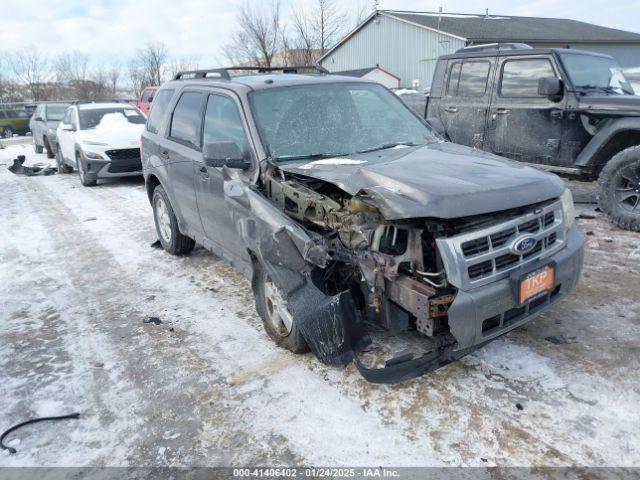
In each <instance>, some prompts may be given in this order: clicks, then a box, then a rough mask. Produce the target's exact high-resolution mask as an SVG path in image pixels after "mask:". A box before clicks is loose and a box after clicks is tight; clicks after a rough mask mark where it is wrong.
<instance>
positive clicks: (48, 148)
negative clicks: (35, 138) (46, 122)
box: [40, 137, 55, 158]
mask: <svg viewBox="0 0 640 480" xmlns="http://www.w3.org/2000/svg"><path fill="white" fill-rule="evenodd" d="M43 140H44V149H45V150H46V151H47V158H53V157H55V154H54V153H53V149H52V148H51V143H49V139H48V138H47V137H44V138H43ZM40 151H42V147H40Z"/></svg>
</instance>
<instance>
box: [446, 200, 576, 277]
mask: <svg viewBox="0 0 640 480" xmlns="http://www.w3.org/2000/svg"><path fill="white" fill-rule="evenodd" d="M522 235H530V236H533V237H534V238H535V242H536V243H535V244H534V246H533V248H532V249H531V250H530V251H529V252H527V253H525V254H519V253H518V252H516V251H514V250H512V248H511V247H512V245H513V244H514V243H515V241H516V239H518V238H519V237H521V236H522ZM564 236H565V231H564V221H563V218H562V207H561V204H560V202H558V201H555V202H553V203H550V204H547V205H546V206H543V207H538V208H536V209H535V210H533V208H532V211H531V212H530V213H527V214H524V215H522V216H520V217H517V218H515V219H511V220H508V221H506V222H502V223H499V224H497V225H493V226H491V227H486V228H483V229H480V230H476V231H470V232H466V233H462V234H459V235H456V236H453V237H447V238H440V239H438V240H437V242H438V248H439V249H440V253H441V255H442V258H443V260H444V262H445V268H446V269H447V277H448V279H449V282H450V283H452V284H453V285H455V286H457V287H459V288H473V287H476V286H480V285H484V284H487V283H490V282H493V281H496V280H498V279H500V278H504V277H506V276H507V275H508V274H509V272H510V271H512V270H514V269H516V268H518V267H520V266H521V265H523V264H526V263H528V262H532V261H534V260H536V259H538V258H543V257H545V256H549V255H551V254H553V253H555V252H556V251H558V250H559V249H560V248H562V246H563V245H564V241H565V238H564Z"/></svg>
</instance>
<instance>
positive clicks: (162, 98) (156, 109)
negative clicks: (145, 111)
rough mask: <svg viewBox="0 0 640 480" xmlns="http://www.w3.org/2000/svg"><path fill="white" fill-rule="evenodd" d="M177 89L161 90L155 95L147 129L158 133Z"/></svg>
mask: <svg viewBox="0 0 640 480" xmlns="http://www.w3.org/2000/svg"><path fill="white" fill-rule="evenodd" d="M174 92H175V90H160V91H159V92H157V94H156V96H155V101H154V102H153V105H152V106H151V111H150V112H149V118H148V120H147V130H148V131H149V132H151V133H158V130H159V129H160V126H161V125H162V120H163V118H164V116H165V113H167V107H168V106H169V103H171V99H172V98H173V94H174Z"/></svg>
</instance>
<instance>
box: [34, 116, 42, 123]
mask: <svg viewBox="0 0 640 480" xmlns="http://www.w3.org/2000/svg"><path fill="white" fill-rule="evenodd" d="M33 121H34V122H44V119H43V118H42V117H36V118H34V119H33Z"/></svg>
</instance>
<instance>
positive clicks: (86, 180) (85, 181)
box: [76, 152, 98, 187]
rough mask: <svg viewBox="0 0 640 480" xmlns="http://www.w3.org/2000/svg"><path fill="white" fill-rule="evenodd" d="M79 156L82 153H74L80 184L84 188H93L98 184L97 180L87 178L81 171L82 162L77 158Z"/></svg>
mask: <svg viewBox="0 0 640 480" xmlns="http://www.w3.org/2000/svg"><path fill="white" fill-rule="evenodd" d="M81 155H82V153H80V152H76V165H77V166H78V176H79V177H80V183H81V184H82V185H83V186H84V187H95V186H96V184H97V183H98V180H96V179H95V178H88V177H87V175H86V174H85V172H84V170H83V169H82V162H81V161H80V158H79V157H80V156H81Z"/></svg>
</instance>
